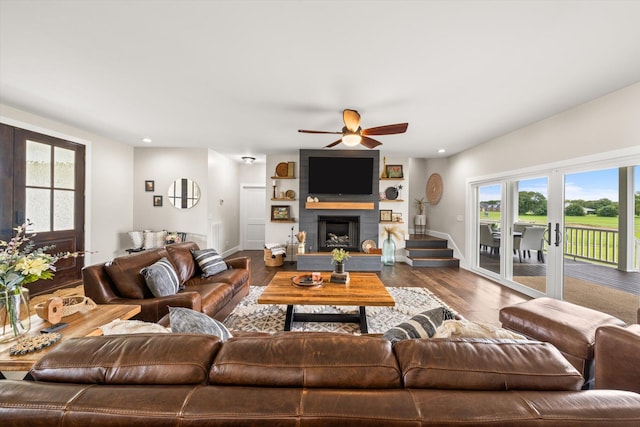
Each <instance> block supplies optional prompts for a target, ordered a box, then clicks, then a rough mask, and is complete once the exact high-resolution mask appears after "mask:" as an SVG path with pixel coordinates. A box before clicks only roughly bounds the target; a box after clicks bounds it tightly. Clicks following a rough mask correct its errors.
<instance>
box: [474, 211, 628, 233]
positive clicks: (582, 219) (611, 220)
mask: <svg viewBox="0 0 640 427" xmlns="http://www.w3.org/2000/svg"><path fill="white" fill-rule="evenodd" d="M487 214H489V216H487ZM480 218H481V219H484V220H489V221H499V220H500V212H481V213H480ZM518 220H520V221H523V222H534V223H536V224H543V225H547V217H546V216H537V215H519V216H518ZM564 220H565V224H564V225H565V226H572V225H578V226H587V227H596V228H611V229H613V230H617V229H618V217H617V216H616V217H604V216H596V215H585V216H565V219H564ZM634 234H635V236H636V238H637V239H640V216H636V217H634Z"/></svg>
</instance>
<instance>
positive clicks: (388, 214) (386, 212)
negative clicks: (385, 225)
mask: <svg viewBox="0 0 640 427" xmlns="http://www.w3.org/2000/svg"><path fill="white" fill-rule="evenodd" d="M392 220H393V211H392V210H391V209H380V221H392Z"/></svg>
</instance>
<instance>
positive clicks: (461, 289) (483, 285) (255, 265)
mask: <svg viewBox="0 0 640 427" xmlns="http://www.w3.org/2000/svg"><path fill="white" fill-rule="evenodd" d="M237 256H248V257H250V258H251V284H252V285H255V286H266V285H267V283H269V281H270V280H271V278H272V277H273V276H274V274H275V273H276V272H278V271H297V270H296V264H295V263H291V262H288V261H286V260H285V263H284V265H283V266H282V267H266V266H265V263H264V259H263V252H262V251H241V252H237V253H235V254H233V255H232V256H230V257H229V258H233V257H237ZM347 269H348V264H347ZM377 274H378V276H379V277H380V279H381V280H382V282H383V283H384V284H385V285H386V286H394V287H402V286H417V287H425V288H428V289H429V290H430V291H431V292H433V293H434V294H435V295H437V296H438V297H439V298H440V299H441V300H442V301H443V302H445V303H446V304H448V305H449V306H450V307H451V308H453V309H454V310H456V311H457V312H458V313H460V314H461V315H462V316H463V317H465V318H466V319H468V320H472V321H476V322H485V323H490V324H492V325H496V326H499V325H500V321H499V320H498V312H499V310H500V308H502V307H504V306H506V305H511V304H515V303H518V302H522V301H526V300H528V299H530V297H528V296H526V295H524V294H521V293H519V292H516V291H514V290H511V289H509V288H506V287H503V286H501V285H499V284H497V283H495V282H492V281H491V280H488V279H485V278H484V277H481V276H478V275H476V274H474V273H471V272H469V271H467V270H463V269H457V268H424V267H417V268H414V267H411V266H409V265H407V264H404V263H396V265H394V266H392V267H388V266H385V267H383V268H382V271H381V272H379V273H377Z"/></svg>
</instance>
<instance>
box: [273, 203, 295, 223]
mask: <svg viewBox="0 0 640 427" xmlns="http://www.w3.org/2000/svg"><path fill="white" fill-rule="evenodd" d="M290 219H291V206H271V221H289V220H290Z"/></svg>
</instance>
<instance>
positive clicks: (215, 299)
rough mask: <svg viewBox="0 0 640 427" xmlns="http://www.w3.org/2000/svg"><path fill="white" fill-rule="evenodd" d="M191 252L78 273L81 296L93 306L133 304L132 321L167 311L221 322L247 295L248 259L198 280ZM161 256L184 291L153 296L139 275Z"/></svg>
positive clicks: (189, 245) (150, 255)
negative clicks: (189, 312) (138, 309)
mask: <svg viewBox="0 0 640 427" xmlns="http://www.w3.org/2000/svg"><path fill="white" fill-rule="evenodd" d="M191 249H194V250H197V249H199V248H198V245H196V244H195V243H193V242H186V243H178V244H173V245H167V246H165V247H163V248H157V249H149V250H146V251H143V252H137V253H133V254H130V255H125V256H121V257H118V258H115V259H114V260H112V261H110V262H107V263H103V264H96V265H91V266H88V267H85V268H84V269H83V270H82V279H83V282H84V292H85V295H86V296H88V297H90V298H91V299H93V301H95V302H96V303H97V304H137V305H140V306H141V307H142V310H141V312H140V314H138V315H137V316H136V317H135V319H138V320H144V321H147V322H157V321H158V320H160V319H161V318H162V317H163V316H165V315H166V314H168V313H169V306H172V307H187V308H191V309H193V310H197V311H201V312H203V313H205V314H207V315H209V316H210V317H213V318H215V319H217V320H220V321H222V320H224V319H225V318H226V317H227V315H229V313H231V311H232V310H233V308H234V307H235V306H236V305H238V303H239V302H240V300H241V299H242V298H243V297H245V296H246V295H247V294H248V293H249V284H250V282H251V259H250V258H247V257H238V258H233V259H230V260H226V264H227V266H228V267H229V269H228V270H226V271H222V272H220V273H218V274H215V275H213V276H209V277H206V278H202V277H200V276H201V273H202V272H201V271H200V268H199V267H198V264H197V263H196V262H195V260H194V257H193V255H192V254H191ZM163 257H166V258H167V259H168V260H169V261H170V262H171V264H172V265H173V267H174V268H175V270H176V272H177V275H178V280H179V283H180V285H184V290H181V291H179V292H178V293H177V294H175V295H169V296H163V297H154V296H153V294H152V293H151V291H150V290H149V288H148V287H147V286H146V284H145V280H144V278H143V277H142V275H141V274H140V270H141V269H143V268H144V267H147V266H149V265H151V264H153V263H155V262H156V261H158V260H160V259H161V258H163Z"/></svg>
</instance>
